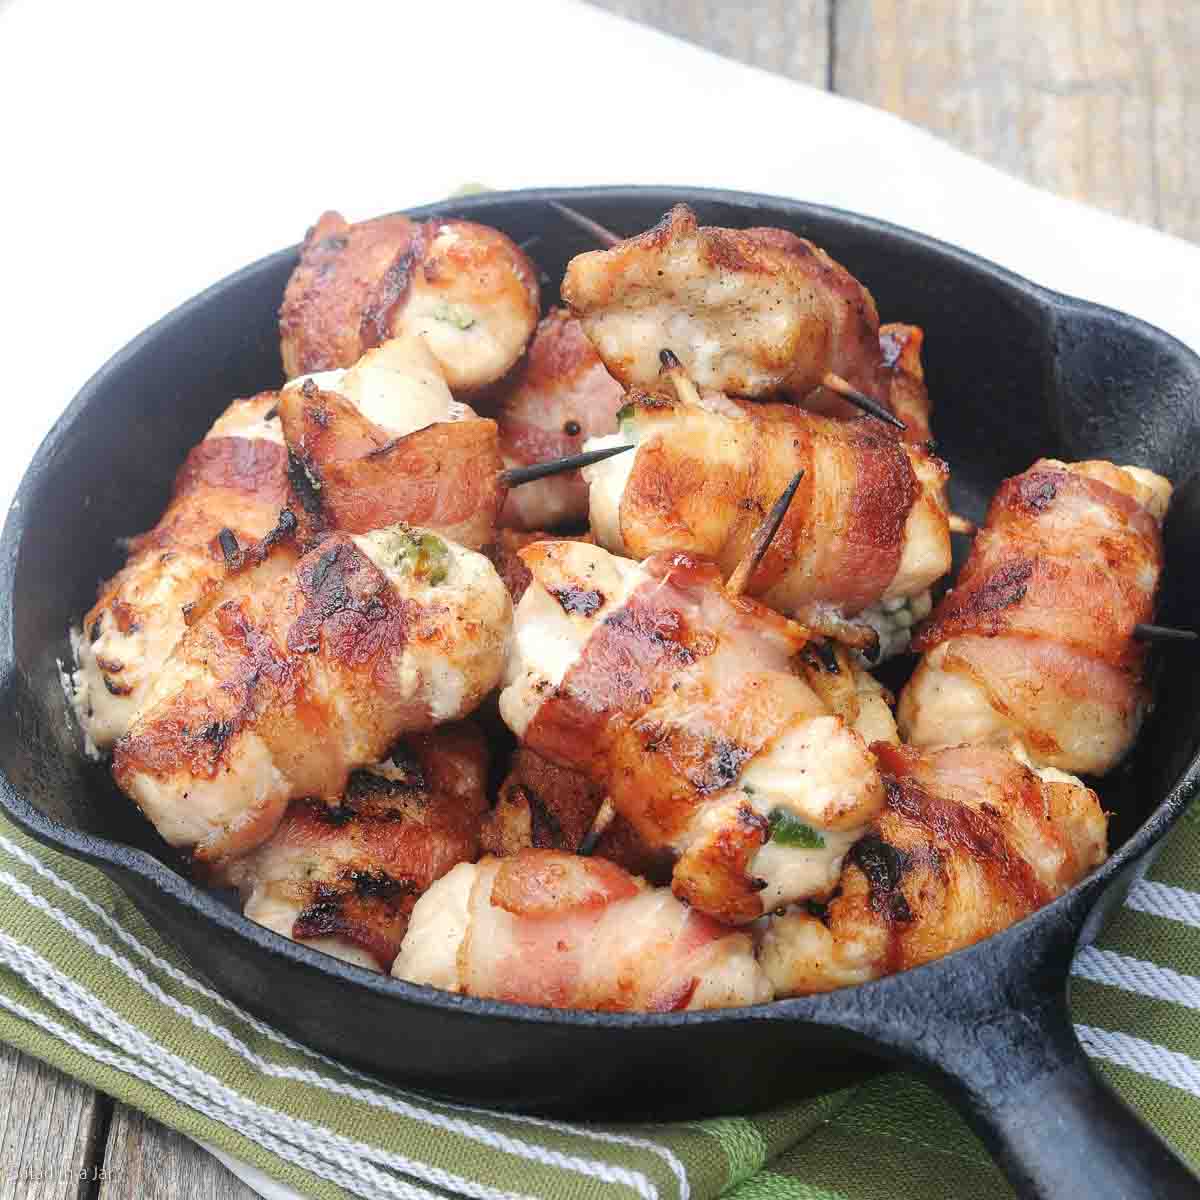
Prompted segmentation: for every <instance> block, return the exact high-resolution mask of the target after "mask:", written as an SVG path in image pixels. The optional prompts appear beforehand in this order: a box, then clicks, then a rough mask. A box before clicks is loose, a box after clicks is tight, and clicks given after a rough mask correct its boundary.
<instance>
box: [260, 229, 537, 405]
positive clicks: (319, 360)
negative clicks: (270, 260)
mask: <svg viewBox="0 0 1200 1200" xmlns="http://www.w3.org/2000/svg"><path fill="white" fill-rule="evenodd" d="M538 304H539V301H538V286H537V273H536V271H535V270H534V268H533V265H532V264H531V263H530V262H529V260H528V259H527V258H526V257H525V255H524V254H522V253H521V251H520V250H519V249H518V248H517V246H515V245H514V244H513V243H512V242H511V241H510V240H509V239H508V238H507V237H505V236H504V234H502V233H500V232H499V231H498V230H495V229H491V228H489V227H488V226H486V225H476V224H474V223H473V222H471V221H437V220H435V221H426V222H421V223H418V222H415V221H410V220H409V219H408V218H407V217H402V216H390V217H379V218H377V219H376V220H373V221H360V222H359V223H357V224H354V225H351V224H348V223H347V222H346V221H345V220H344V219H343V218H342V217H341V216H340V215H339V214H338V213H335V212H327V213H325V214H324V216H322V217H321V219H320V220H319V221H318V222H317V223H316V225H314V226H313V227H312V228H311V229H310V230H309V231H308V235H307V236H306V237H305V239H304V245H303V247H302V248H301V252H300V263H299V265H298V266H297V267H296V269H295V271H293V272H292V276H291V278H290V279H289V280H288V284H287V290H286V291H285V292H284V296H283V307H282V308H281V309H280V312H279V332H280V337H281V339H282V349H283V367H284V371H285V372H286V373H287V376H288V378H289V379H290V378H292V377H293V376H296V375H307V374H309V373H311V372H313V371H327V370H330V369H331V368H334V367H349V366H351V365H353V364H354V363H356V362H357V361H358V360H359V359H360V358H361V357H362V355H363V354H364V353H365V352H366V351H368V350H370V349H373V348H374V347H375V346H380V345H382V344H383V343H385V342H387V341H388V340H389V339H390V338H394V337H400V336H402V335H417V336H419V337H420V338H422V340H423V341H424V342H425V343H426V345H427V346H428V347H429V350H430V352H431V353H432V355H433V357H434V358H435V359H436V360H437V363H438V365H439V368H440V370H441V374H442V376H443V378H444V379H445V380H446V382H447V383H448V384H449V385H450V387H451V388H452V389H453V390H454V391H455V392H466V391H474V390H475V389H477V388H481V387H485V386H486V385H488V384H490V383H494V382H495V381H496V380H497V379H500V378H501V377H502V376H503V375H504V374H505V373H506V372H507V371H508V370H509V369H510V368H511V367H512V365H513V364H514V363H515V362H516V361H517V359H518V358H519V357H520V356H521V353H522V351H523V350H524V349H525V343H526V342H527V341H528V340H529V336H530V334H531V333H532V332H533V328H534V325H535V324H536V323H537V319H538Z"/></svg>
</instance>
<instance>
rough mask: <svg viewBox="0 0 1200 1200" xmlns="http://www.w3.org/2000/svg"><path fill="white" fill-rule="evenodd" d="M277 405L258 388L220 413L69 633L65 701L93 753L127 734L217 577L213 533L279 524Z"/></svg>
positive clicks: (220, 562) (243, 535)
mask: <svg viewBox="0 0 1200 1200" xmlns="http://www.w3.org/2000/svg"><path fill="white" fill-rule="evenodd" d="M277 399H278V396H277V393H275V392H263V393H262V394H261V395H258V396H255V397H253V398H252V399H249V400H235V401H234V402H233V403H232V404H231V405H230V406H229V408H227V409H226V410H225V412H224V413H223V414H222V415H221V416H220V417H219V418H218V420H217V422H216V424H214V425H213V427H212V429H210V430H209V432H208V434H207V436H206V437H205V438H204V440H203V441H202V442H201V443H200V444H199V445H198V446H196V447H194V448H193V449H192V451H191V453H189V454H188V456H187V458H186V459H185V460H184V463H183V466H181V467H180V468H179V472H178V474H177V475H176V476H175V487H174V490H173V491H172V494H171V502H170V504H169V505H168V506H167V510H166V512H164V513H163V515H162V518H161V519H160V520H159V522H158V524H157V525H155V527H154V528H153V529H151V530H150V531H149V532H148V533H143V534H142V535H141V536H139V537H136V538H134V539H133V540H132V542H131V544H130V549H129V558H128V559H127V561H126V563H125V566H124V567H123V568H122V569H121V570H120V571H118V572H117V574H116V575H114V576H113V578H112V579H110V580H109V581H108V583H106V584H105V585H104V586H103V587H102V588H101V589H100V595H99V597H98V599H97V600H96V603H95V605H94V606H93V607H92V609H91V610H90V611H89V612H88V613H87V615H86V616H85V617H84V618H83V627H82V629H81V630H79V631H78V632H73V633H72V642H73V644H74V649H75V655H76V661H77V664H78V669H77V670H76V671H75V672H74V674H73V676H72V681H71V683H72V692H73V696H72V699H73V701H74V707H75V711H76V712H77V713H78V715H79V719H80V723H81V725H82V727H83V731H84V734H85V735H86V737H87V739H88V741H89V743H90V745H92V746H94V747H95V748H96V749H98V750H107V749H109V748H110V747H111V746H112V744H113V743H114V742H115V741H116V740H117V738H119V737H120V736H121V735H122V734H123V733H124V732H125V731H126V729H128V728H129V723H130V721H132V720H133V717H134V714H135V713H136V712H137V710H138V709H139V708H140V707H141V705H142V702H143V701H144V700H145V698H146V694H147V692H148V691H149V690H150V688H151V686H152V685H153V683H154V681H155V679H156V678H157V676H158V673H159V670H160V669H161V667H162V664H163V662H164V661H165V660H166V658H167V655H168V654H170V652H171V650H172V648H173V647H174V645H175V643H176V642H177V641H178V640H179V639H180V637H182V636H183V631H184V629H185V628H186V622H185V616H186V612H187V610H188V609H189V608H190V607H191V606H193V605H195V604H197V603H199V602H200V601H201V600H202V598H203V597H204V596H206V595H207V594H208V593H209V591H210V590H211V589H213V588H215V587H218V586H219V585H220V583H221V581H222V580H223V579H224V576H225V552H224V550H223V549H222V544H221V533H222V531H223V530H227V531H229V533H230V534H231V535H232V536H234V537H236V538H237V539H240V540H241V541H243V542H249V541H256V540H258V539H259V538H262V537H265V536H266V534H267V533H268V532H270V530H271V528H272V527H273V526H274V525H275V522H276V521H277V520H278V518H279V512H280V509H281V508H283V506H284V504H285V503H286V502H287V495H288V483H287V452H286V451H285V450H284V445H283V435H282V433H281V432H280V427H279V422H278V421H277V420H274V419H268V414H269V413H270V412H271V410H272V409H273V408H274V407H275V404H276V401H277ZM227 540H228V535H227Z"/></svg>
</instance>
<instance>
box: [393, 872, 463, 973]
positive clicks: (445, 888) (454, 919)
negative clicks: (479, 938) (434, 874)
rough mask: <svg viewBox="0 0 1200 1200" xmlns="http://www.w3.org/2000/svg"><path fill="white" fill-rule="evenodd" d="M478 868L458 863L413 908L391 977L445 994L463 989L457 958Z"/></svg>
mask: <svg viewBox="0 0 1200 1200" xmlns="http://www.w3.org/2000/svg"><path fill="white" fill-rule="evenodd" d="M478 874H479V867H478V866H476V865H475V864H474V863H459V864H458V866H456V867H454V868H453V869H452V870H450V871H448V872H447V873H446V874H445V875H443V876H442V877H441V879H439V880H437V881H436V882H435V883H434V884H433V885H432V886H431V887H430V888H429V890H428V891H427V892H426V893H425V894H424V895H423V896H422V897H421V898H420V899H419V900H418V901H417V903H416V904H415V905H414V906H413V910H412V915H411V916H410V917H409V922H408V932H407V933H406V934H405V935H404V941H403V943H402V944H401V946H400V953H399V954H398V955H397V956H396V961H395V962H394V963H393V964H392V974H393V975H394V976H395V977H396V978H397V979H407V980H408V982H409V983H425V984H429V985H430V986H431V987H436V988H441V989H442V990H443V991H445V992H460V991H462V989H463V984H462V981H461V979H460V977H459V970H458V958H459V951H460V950H461V949H462V946H463V942H464V941H465V940H466V937H467V930H468V929H469V928H470V925H471V892H472V890H473V889H474V887H475V879H476V876H477V875H478Z"/></svg>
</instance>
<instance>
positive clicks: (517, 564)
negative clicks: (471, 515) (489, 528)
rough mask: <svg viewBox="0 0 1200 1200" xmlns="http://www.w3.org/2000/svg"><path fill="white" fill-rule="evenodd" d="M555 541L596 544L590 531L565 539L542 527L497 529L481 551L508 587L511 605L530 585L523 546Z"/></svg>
mask: <svg viewBox="0 0 1200 1200" xmlns="http://www.w3.org/2000/svg"><path fill="white" fill-rule="evenodd" d="M556 541H572V542H586V543H587V544H588V545H595V542H594V541H593V539H592V535H591V534H590V533H583V534H580V535H579V536H578V537H573V538H566V539H564V538H561V537H559V536H558V535H557V534H553V533H547V532H546V531H545V530H536V531H534V532H532V533H521V532H519V531H518V530H516V529H501V530H498V531H497V533H496V540H495V542H493V543H492V545H490V546H488V548H487V549H486V550H485V551H484V553H485V554H486V555H487V556H488V558H490V559H491V560H492V565H493V566H494V567H495V568H496V573H497V574H498V575H499V576H500V578H501V579H503V580H504V586H505V587H506V588H508V594H509V595H510V596H511V597H512V602H513V604H517V603H519V602H520V599H521V597H522V596H523V595H525V589H526V588H527V587H528V586H529V580H530V579H531V578H532V576H531V575H530V574H529V568H528V567H527V566H526V565H525V564H524V562H523V561H522V560H521V551H522V550H524V549H525V547H526V546H532V545H533V544H534V542H556Z"/></svg>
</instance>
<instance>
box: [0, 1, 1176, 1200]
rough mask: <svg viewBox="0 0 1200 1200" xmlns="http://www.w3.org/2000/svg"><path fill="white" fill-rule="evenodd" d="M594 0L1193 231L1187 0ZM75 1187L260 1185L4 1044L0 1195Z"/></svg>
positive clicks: (207, 1195)
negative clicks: (240, 1177) (249, 1182)
mask: <svg viewBox="0 0 1200 1200" xmlns="http://www.w3.org/2000/svg"><path fill="white" fill-rule="evenodd" d="M596 2H597V3H599V5H600V6H601V7H603V8H606V9H609V10H610V11H612V12H615V13H620V14H622V15H624V16H627V17H632V18H634V19H636V20H640V21H643V22H645V23H647V24H650V25H654V26H657V27H658V28H660V29H664V30H666V31H668V32H670V33H674V34H677V35H679V36H680V37H683V38H688V39H690V40H692V41H695V42H699V43H700V44H701V45H704V46H707V47H708V48H710V49H712V50H716V51H718V52H719V53H721V54H725V55H728V56H729V57H731V58H736V59H740V60H742V61H744V62H748V63H753V64H754V65H756V66H760V67H765V68H766V69H768V70H771V71H776V72H779V73H780V74H783V75H787V76H790V77H791V78H793V79H797V80H801V81H803V82H804V83H809V84H814V85H816V86H818V87H824V88H828V89H829V90H831V91H835V92H838V93H840V94H842V95H845V96H853V97H855V98H856V99H859V100H865V101H867V102H868V103H870V104H874V105H877V106H878V107H880V108H885V109H888V110H889V111H891V112H894V113H897V114H899V115H900V116H903V117H907V118H908V119H909V120H911V121H914V122H916V123H917V124H919V125H922V126H924V127H925V128H927V129H929V130H932V131H933V132H934V133H938V134H940V135H941V136H943V137H945V138H946V139H947V140H949V141H950V142H953V143H954V144H955V145H957V146H960V147H962V148H963V149H964V150H968V151H970V152H972V153H974V154H976V155H978V156H979V157H980V158H983V159H986V160H987V161H988V162H991V163H993V164H995V165H996V166H998V167H1002V168H1004V169H1006V170H1008V171H1011V172H1013V173H1014V174H1017V175H1020V176H1023V177H1024V178H1026V179H1029V180H1030V181H1032V182H1033V183H1036V184H1040V185H1041V186H1042V187H1045V188H1048V189H1050V190H1051V191H1055V192H1059V193H1061V194H1062V195H1064V196H1071V197H1074V198H1075V199H1078V200H1085V201H1089V202H1090V203H1093V204H1096V205H1098V206H1100V207H1101V208H1106V209H1110V210H1112V211H1113V212H1117V213H1121V214H1123V215H1125V216H1128V217H1132V218H1134V219H1135V220H1138V221H1143V222H1145V223H1147V224H1149V225H1154V226H1156V227H1157V228H1159V229H1164V230H1167V231H1169V232H1171V233H1175V234H1179V235H1181V236H1182V237H1186V238H1190V239H1192V240H1194V241H1200V138H1198V137H1197V135H1196V127H1197V126H1198V125H1200V73H1198V72H1197V71H1196V70H1195V64H1196V63H1197V62H1200V4H1196V3H1194V0H907V2H906V0H742V2H741V3H739V4H736V5H734V4H727V3H720V2H719V0H596ZM796 136H803V133H802V131H798V132H797V134H796ZM880 186H881V187H882V186H885V181H883V180H881V181H880ZM100 1167H103V1173H102V1176H101V1172H100V1171H99V1170H98V1169H97V1168H100ZM81 1172H82V1173H84V1174H86V1175H87V1177H88V1178H87V1179H86V1180H81V1179H80V1178H79V1176H80V1173H81ZM74 1196H88V1197H92V1196H99V1197H102V1198H106V1200H117V1198H121V1200H124V1198H125V1197H137V1198H138V1200H248V1198H250V1197H253V1196H254V1193H253V1192H252V1191H251V1190H250V1189H249V1188H247V1187H246V1186H245V1185H244V1184H243V1183H241V1181H240V1180H238V1179H237V1178H236V1177H235V1176H233V1175H232V1174H230V1173H229V1172H228V1171H227V1170H226V1169H225V1168H224V1167H222V1166H221V1165H220V1164H219V1163H217V1162H216V1160H215V1159H213V1158H211V1157H210V1156H208V1155H207V1154H205V1153H204V1152H203V1151H201V1150H199V1149H198V1148H197V1147H195V1146H194V1145H193V1144H192V1143H191V1142H189V1141H187V1140H186V1139H185V1138H182V1137H180V1136H179V1135H178V1134H175V1133H172V1132H171V1131H170V1130H168V1129H165V1128H164V1127H162V1126H161V1125H158V1124H157V1123H156V1122H154V1121H150V1120H148V1119H146V1118H145V1117H143V1116H142V1115H141V1114H140V1113H137V1112H135V1111H133V1110H131V1109H128V1108H126V1107H124V1106H123V1105H120V1104H116V1105H114V1104H113V1103H112V1102H111V1101H110V1100H109V1099H108V1098H107V1097H105V1096H102V1095H99V1094H98V1093H96V1092H94V1091H92V1090H91V1089H89V1088H86V1087H82V1086H80V1085H79V1084H77V1083H75V1082H74V1081H73V1080H71V1079H69V1078H67V1077H65V1076H63V1075H60V1074H58V1073H57V1072H55V1071H52V1070H49V1069H48V1068H46V1067H44V1066H42V1065H41V1064H40V1063H38V1062H36V1061H34V1060H33V1059H31V1058H27V1057H25V1056H24V1055H21V1054H18V1053H16V1052H15V1051H12V1050H9V1049H8V1048H7V1047H4V1046H0V1200H18V1198H20V1200H26V1198H28V1200H57V1198H59V1197H74Z"/></svg>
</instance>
